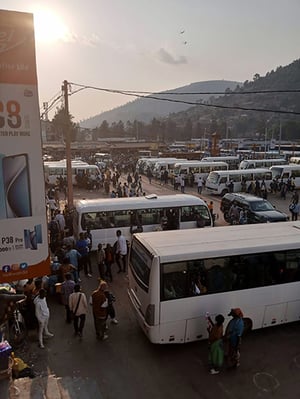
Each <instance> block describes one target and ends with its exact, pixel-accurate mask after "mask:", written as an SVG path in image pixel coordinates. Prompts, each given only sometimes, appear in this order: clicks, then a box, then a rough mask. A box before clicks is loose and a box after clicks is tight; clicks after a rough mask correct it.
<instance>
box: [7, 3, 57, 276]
mask: <svg viewBox="0 0 300 399" xmlns="http://www.w3.org/2000/svg"><path fill="white" fill-rule="evenodd" d="M0 56H1V62H0V283H2V282H9V281H15V280H23V279H27V278H32V277H36V276H42V275H45V274H49V270H50V261H49V250H48V229H47V221H46V205H45V183H44V173H43V161H42V140H41V128H40V115H39V101H38V89H37V74H36V58H35V42H34V26H33V15H32V14H29V13H22V12H16V11H7V10H0Z"/></svg>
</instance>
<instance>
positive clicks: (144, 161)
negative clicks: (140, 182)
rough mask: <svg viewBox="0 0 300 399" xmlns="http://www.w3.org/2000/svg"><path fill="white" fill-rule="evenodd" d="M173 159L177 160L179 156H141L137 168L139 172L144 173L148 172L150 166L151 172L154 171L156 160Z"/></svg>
mask: <svg viewBox="0 0 300 399" xmlns="http://www.w3.org/2000/svg"><path fill="white" fill-rule="evenodd" d="M165 160H167V161H173V160H177V158H160V157H154V158H146V157H143V158H139V159H138V160H137V163H136V166H135V169H136V170H137V171H138V173H143V174H146V173H147V170H148V168H150V170H151V172H153V168H154V165H155V164H156V162H162V161H165Z"/></svg>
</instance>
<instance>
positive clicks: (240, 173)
mask: <svg viewBox="0 0 300 399" xmlns="http://www.w3.org/2000/svg"><path fill="white" fill-rule="evenodd" d="M256 180H258V181H259V182H260V183H262V182H263V181H264V183H265V185H266V189H267V190H268V189H269V188H270V184H271V182H272V172H271V170H269V169H263V168H258V169H244V170H243V169H238V170H227V171H226V170H225V171H224V170H221V171H215V172H211V173H210V174H209V176H208V178H207V180H206V184H205V188H206V191H207V192H208V193H210V194H218V195H222V196H223V195H225V194H226V193H228V192H229V184H230V182H231V181H232V182H233V192H234V193H237V192H239V191H245V188H246V189H247V188H248V186H249V184H250V183H251V182H255V181H256Z"/></svg>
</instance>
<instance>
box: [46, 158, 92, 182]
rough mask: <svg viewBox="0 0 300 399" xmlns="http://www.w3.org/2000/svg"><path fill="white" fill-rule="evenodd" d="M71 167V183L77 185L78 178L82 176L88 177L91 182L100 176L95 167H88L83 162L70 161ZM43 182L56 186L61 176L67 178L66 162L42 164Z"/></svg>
mask: <svg viewBox="0 0 300 399" xmlns="http://www.w3.org/2000/svg"><path fill="white" fill-rule="evenodd" d="M71 165H72V182H73V184H74V185H77V179H78V177H82V176H84V175H87V176H89V177H90V178H91V179H92V180H96V179H97V177H98V176H99V174H100V171H99V168H98V166H96V165H89V164H88V163H86V162H83V161H80V160H78V161H71ZM44 175H45V181H46V182H48V184H50V185H56V184H57V180H58V178H60V176H62V177H63V178H67V164H66V160H65V159H63V160H61V161H53V162H52V161H48V162H44Z"/></svg>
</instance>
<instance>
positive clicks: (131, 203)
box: [74, 194, 213, 250]
mask: <svg viewBox="0 0 300 399" xmlns="http://www.w3.org/2000/svg"><path fill="white" fill-rule="evenodd" d="M199 217H200V219H201V220H202V221H203V225H204V226H212V225H213V222H212V217H211V213H210V211H209V209H208V207H207V204H206V202H205V201H203V200H202V199H200V198H199V197H196V196H194V195H188V194H175V195H162V196H157V195H155V194H152V195H146V196H144V197H129V198H114V199H112V198H109V199H106V198H105V199H92V200H79V201H77V203H76V213H75V223H74V234H75V237H76V238H77V237H78V236H79V233H81V232H85V231H86V230H87V229H90V231H91V234H92V238H93V240H92V241H93V250H96V249H97V246H98V244H99V243H101V244H107V243H109V244H111V245H113V244H114V243H115V241H116V232H117V230H121V232H122V234H123V235H124V236H125V238H126V239H127V240H128V241H131V236H132V234H131V230H135V228H136V227H137V225H142V227H143V231H144V232H147V231H155V230H158V229H160V228H161V227H163V228H165V229H168V230H172V229H193V228H196V227H197V220H198V218H199ZM162 223H163V226H162Z"/></svg>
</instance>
